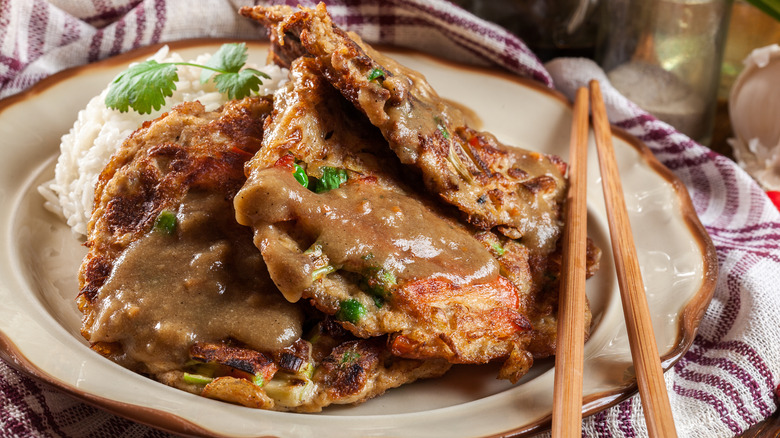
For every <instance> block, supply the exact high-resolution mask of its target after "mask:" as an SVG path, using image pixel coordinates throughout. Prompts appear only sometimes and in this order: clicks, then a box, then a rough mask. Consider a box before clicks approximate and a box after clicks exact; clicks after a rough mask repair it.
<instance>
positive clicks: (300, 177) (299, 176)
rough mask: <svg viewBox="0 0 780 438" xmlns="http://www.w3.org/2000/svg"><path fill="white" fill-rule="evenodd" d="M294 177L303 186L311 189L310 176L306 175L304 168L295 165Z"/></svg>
mask: <svg viewBox="0 0 780 438" xmlns="http://www.w3.org/2000/svg"><path fill="white" fill-rule="evenodd" d="M293 168H294V169H295V170H293V176H294V177H295V180H296V181H298V182H299V183H300V184H301V185H302V186H304V187H306V188H308V187H309V176H308V175H306V171H305V170H303V167H301V166H300V165H298V163H293Z"/></svg>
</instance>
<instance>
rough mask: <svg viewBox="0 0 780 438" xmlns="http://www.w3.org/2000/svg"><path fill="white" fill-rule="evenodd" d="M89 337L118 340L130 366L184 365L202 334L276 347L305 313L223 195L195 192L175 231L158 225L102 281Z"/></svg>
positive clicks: (297, 330)
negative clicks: (281, 287) (280, 285)
mask: <svg viewBox="0 0 780 438" xmlns="http://www.w3.org/2000/svg"><path fill="white" fill-rule="evenodd" d="M96 308H97V312H96V313H97V314H96V317H95V318H94V321H93V325H92V327H91V328H90V329H89V330H90V333H91V335H92V337H91V341H92V342H99V341H103V342H118V343H120V344H121V345H122V347H123V357H121V358H117V359H118V361H119V362H120V363H121V364H123V365H125V366H128V367H130V368H134V369H138V367H139V366H141V365H140V364H144V365H143V366H141V367H142V369H141V371H145V372H150V373H156V372H162V371H166V370H170V369H178V368H180V367H181V364H182V363H184V362H186V361H187V359H188V357H189V356H188V349H189V347H190V346H191V345H192V344H194V343H197V342H218V341H222V340H225V339H233V340H237V341H239V342H241V343H243V344H245V345H247V346H248V347H250V348H252V349H256V350H258V351H275V350H278V349H280V348H284V347H287V346H289V345H291V344H292V343H293V342H294V341H295V340H297V339H298V338H299V337H300V335H301V331H302V328H301V325H302V320H303V315H302V312H301V310H300V309H299V307H298V306H295V305H292V304H290V303H288V302H287V301H285V300H284V298H283V297H282V296H281V295H279V293H278V291H277V290H276V287H275V286H274V284H273V283H272V282H271V281H270V279H269V277H268V273H267V269H266V268H265V264H264V263H263V260H262V257H261V255H260V253H259V252H258V251H257V248H255V247H254V245H253V244H252V238H251V231H250V230H249V229H246V228H244V227H241V226H240V225H238V224H236V223H235V219H234V212H233V208H232V205H231V202H230V201H229V200H226V199H225V197H224V195H222V194H203V193H193V192H190V193H189V194H188V195H186V197H185V198H184V201H183V202H182V204H181V205H180V207H179V210H178V212H177V213H176V229H175V231H174V232H173V233H171V234H168V233H166V232H165V231H163V230H159V229H152V230H151V231H149V232H148V233H147V234H146V235H144V236H143V237H141V238H140V239H139V240H137V241H135V242H134V243H133V244H131V245H130V247H128V248H127V250H126V251H124V253H123V254H122V256H121V257H120V259H119V260H117V262H116V263H115V264H114V268H113V270H112V272H111V275H110V276H109V278H108V279H107V281H106V282H105V284H104V285H103V286H102V287H101V288H100V290H99V292H98V297H97V300H96Z"/></svg>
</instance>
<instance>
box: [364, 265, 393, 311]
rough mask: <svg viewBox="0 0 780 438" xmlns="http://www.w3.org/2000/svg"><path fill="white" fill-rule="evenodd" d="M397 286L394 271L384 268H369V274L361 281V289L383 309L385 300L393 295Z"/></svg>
mask: <svg viewBox="0 0 780 438" xmlns="http://www.w3.org/2000/svg"><path fill="white" fill-rule="evenodd" d="M396 284H397V279H396V278H395V274H393V272H392V271H388V270H387V269H382V268H373V267H372V268H368V273H367V275H366V276H365V277H363V280H362V281H361V289H362V290H364V291H366V292H368V293H369V294H371V295H372V297H373V298H374V304H376V306H377V307H380V308H381V307H382V305H384V302H385V300H386V299H387V298H388V297H389V296H390V295H391V294H392V288H393V287H394V286H395V285H396Z"/></svg>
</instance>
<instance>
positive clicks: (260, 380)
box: [252, 374, 265, 388]
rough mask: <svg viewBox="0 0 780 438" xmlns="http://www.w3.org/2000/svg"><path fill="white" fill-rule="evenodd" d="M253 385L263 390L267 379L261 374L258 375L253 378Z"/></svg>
mask: <svg viewBox="0 0 780 438" xmlns="http://www.w3.org/2000/svg"><path fill="white" fill-rule="evenodd" d="M252 383H254V384H255V385H257V386H259V387H261V388H262V387H263V385H265V378H264V377H263V376H262V375H261V374H258V375H256V376H254V377H253V378H252Z"/></svg>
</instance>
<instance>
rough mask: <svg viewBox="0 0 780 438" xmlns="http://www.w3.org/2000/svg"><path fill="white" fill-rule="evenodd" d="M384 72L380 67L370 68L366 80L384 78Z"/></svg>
mask: <svg viewBox="0 0 780 438" xmlns="http://www.w3.org/2000/svg"><path fill="white" fill-rule="evenodd" d="M384 77H385V72H384V71H383V70H382V69H381V68H375V69H373V70H371V73H369V74H368V80H369V81H375V80H377V79H379V78H384Z"/></svg>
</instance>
